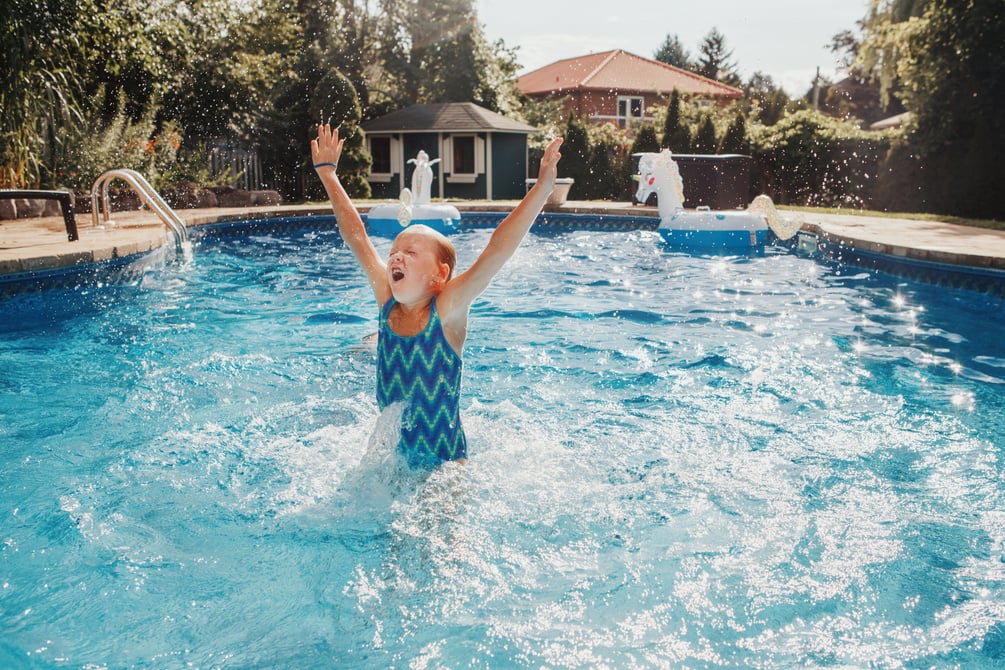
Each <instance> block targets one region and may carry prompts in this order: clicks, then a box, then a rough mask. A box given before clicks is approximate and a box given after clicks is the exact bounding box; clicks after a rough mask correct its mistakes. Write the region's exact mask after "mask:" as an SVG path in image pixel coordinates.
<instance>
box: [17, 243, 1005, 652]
mask: <svg viewBox="0 0 1005 670" xmlns="http://www.w3.org/2000/svg"><path fill="white" fill-rule="evenodd" d="M488 234H489V231H485V230H473V231H467V232H463V233H461V234H459V235H457V236H456V237H455V241H456V244H457V246H458V251H459V258H460V259H461V264H462V265H463V264H464V262H470V260H471V259H473V258H474V256H475V254H476V253H477V252H478V250H480V249H481V248H482V247H483V246H484V244H485V242H486V241H487V237H488ZM377 243H378V245H384V244H386V245H389V244H390V242H385V241H378V242H377ZM381 251H382V252H383V251H386V249H383V248H382V249H381ZM0 309H2V310H3V311H4V313H5V317H4V319H3V325H2V327H0V332H2V338H0V360H3V361H4V365H3V368H2V371H0V419H2V421H0V439H2V443H3V445H4V449H3V470H4V473H5V476H4V478H3V483H2V484H0V511H2V513H3V515H4V523H3V525H2V530H0V611H2V613H3V615H2V620H0V621H2V623H0V626H2V629H0V665H2V666H4V667H14V668H18V667H49V666H55V667H62V666H70V667H87V666H91V667H105V666H107V667H135V666H144V667H180V666H185V665H190V666H194V667H305V668H308V667H318V668H321V667H333V666H341V667H402V666H409V667H417V668H421V667H467V666H478V667H507V666H515V667H524V666H527V667H542V666H545V667H639V666H642V667H649V666H652V667H707V666H729V667H777V666H806V665H829V666H854V667H860V666H866V665H875V666H880V667H902V666H905V665H906V666H918V665H926V666H929V665H936V666H948V665H959V666H961V667H975V666H991V665H994V664H995V663H1000V662H1001V661H1002V659H1003V658H1005V605H1003V604H1002V603H1005V593H1003V581H1005V512H1003V510H1005V504H1003V502H1005V500H1003V493H1005V488H1003V485H1002V483H1001V482H1002V467H1003V466H1002V464H1003V457H1002V447H1003V441H1002V435H1003V434H1005V423H1003V419H1002V417H1003V416H1005V392H1003V389H1005V349H1003V346H1005V345H1003V344H1002V342H1001V339H1000V337H999V336H998V335H997V333H1000V332H1001V326H1002V316H1001V315H1002V310H1001V305H1000V301H996V300H995V299H993V298H989V297H986V296H981V295H977V294H970V293H965V292H957V293H953V292H949V291H946V290H944V289H937V288H934V287H928V286H923V285H917V284H911V283H898V282H893V281H891V280H888V279H885V278H883V277H877V276H870V275H869V274H868V273H865V272H859V273H853V274H850V275H848V274H842V273H840V272H837V271H836V270H835V269H834V268H830V267H827V266H823V265H819V264H817V263H816V262H814V261H812V260H810V259H807V258H800V257H796V256H793V255H788V254H785V253H782V252H777V251H772V250H769V251H768V252H767V253H765V254H764V255H760V256H740V257H726V256H713V257H691V256H685V255H681V254H676V253H669V252H667V251H666V250H665V249H663V248H661V247H660V246H659V244H658V240H657V236H656V234H655V233H647V232H636V233H593V232H590V233H588V232H570V233H562V234H558V235H536V236H532V238H531V239H530V240H529V241H528V242H527V244H525V246H524V247H523V248H521V250H520V252H519V253H518V255H517V256H516V257H515V258H514V259H513V261H512V262H511V263H510V264H509V265H507V266H506V268H505V269H504V270H503V273H502V274H501V275H500V276H499V277H498V279H497V281H496V283H495V284H494V285H493V286H492V287H491V288H490V289H489V291H488V292H487V293H486V294H485V295H484V296H483V298H482V299H480V300H479V301H478V302H477V303H476V305H475V306H474V309H473V313H472V318H471V330H470V332H469V337H468V343H467V348H466V351H465V366H466V369H465V381H464V402H463V404H462V416H463V420H464V422H465V429H466V431H467V433H468V438H469V444H470V451H471V459H470V461H469V463H468V464H467V465H466V466H460V465H456V464H447V465H445V466H444V467H442V468H440V469H437V470H435V471H432V472H416V471H411V470H409V469H408V468H407V467H403V466H402V465H401V463H400V461H399V460H398V458H397V454H396V453H395V444H396V442H397V426H398V421H399V420H400V417H399V416H398V415H397V414H396V410H395V408H393V407H392V408H388V410H387V411H386V412H384V413H383V414H380V413H378V411H377V409H376V403H375V401H374V398H373V376H374V371H373V353H372V350H370V349H369V348H368V347H367V346H366V345H363V344H361V342H362V340H363V338H364V337H365V336H366V335H368V334H370V333H371V332H372V331H373V330H374V328H375V324H376V308H375V306H374V305H373V302H372V297H371V296H370V295H369V294H368V289H367V288H366V285H365V279H364V278H363V275H362V273H361V272H360V271H359V270H358V269H357V268H356V267H355V265H354V263H353V261H352V259H351V256H350V254H349V253H348V251H347V250H345V249H343V248H341V247H340V244H339V243H338V238H337V235H334V234H332V233H319V232H310V231H305V232H302V233H300V234H297V235H252V236H249V237H247V238H240V239H230V238H224V239H220V240H215V241H213V240H203V241H201V242H199V243H198V249H197V251H196V253H195V255H194V258H193V260H192V262H191V263H190V264H189V266H188V267H186V268H184V269H182V268H179V267H177V266H168V267H161V268H156V269H152V270H151V271H149V272H148V273H147V274H146V275H145V276H144V277H143V279H142V281H139V282H137V283H135V284H132V285H123V286H111V287H102V288H82V289H79V290H76V291H65V292H64V291H50V292H47V293H42V294H33V295H26V296H21V297H18V298H14V299H12V300H10V301H8V302H7V303H4V304H2V305H0Z"/></svg>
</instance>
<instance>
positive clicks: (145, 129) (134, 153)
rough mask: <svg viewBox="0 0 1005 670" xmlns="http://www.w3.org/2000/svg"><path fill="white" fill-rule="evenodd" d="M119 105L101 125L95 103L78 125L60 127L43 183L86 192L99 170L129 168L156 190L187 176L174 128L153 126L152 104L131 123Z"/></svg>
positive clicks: (154, 109) (168, 123)
mask: <svg viewBox="0 0 1005 670" xmlns="http://www.w3.org/2000/svg"><path fill="white" fill-rule="evenodd" d="M125 107H126V105H125V100H124V99H120V101H119V104H118V108H117V111H116V112H115V114H114V115H113V116H112V118H111V119H110V120H108V121H102V120H101V119H100V117H99V113H98V109H99V105H97V104H96V105H95V106H94V107H93V108H92V109H91V111H90V113H89V114H88V115H87V116H85V118H84V120H83V121H82V122H81V123H80V124H76V125H73V126H63V127H62V128H60V130H59V135H60V137H59V139H60V141H59V142H58V143H56V145H57V146H58V147H59V150H58V151H56V152H54V154H53V162H52V165H51V167H50V168H49V169H50V171H51V174H49V175H48V178H47V179H46V181H47V182H49V183H51V184H53V185H54V186H61V187H68V188H70V189H72V190H74V191H81V192H86V191H89V190H90V189H91V187H92V186H93V185H94V181H95V180H96V179H97V178H98V177H99V176H100V175H101V174H102V173H103V172H106V171H108V170H114V169H128V170H135V171H136V172H139V173H140V174H141V175H143V176H144V177H145V178H146V180H147V181H149V182H150V184H151V185H152V186H153V187H154V188H155V189H158V190H160V189H162V188H165V187H167V186H170V185H172V184H174V183H177V182H178V181H180V180H182V179H183V178H189V179H191V178H193V177H194V175H191V174H188V173H189V172H190V171H189V170H185V169H183V168H186V167H188V166H189V165H190V163H189V162H186V161H181V162H180V161H179V155H180V152H181V144H182V139H183V138H182V133H181V130H180V129H179V127H178V125H177V124H176V123H174V122H173V121H166V122H164V123H162V124H161V125H160V127H159V128H158V127H157V123H156V121H155V118H156V115H157V111H158V107H157V103H156V102H153V103H151V104H150V105H148V106H147V109H146V110H145V111H144V112H143V115H142V116H141V117H140V118H139V119H137V120H134V119H132V118H130V116H129V115H128V114H127V113H126V112H125ZM206 173H208V167H207V169H206Z"/></svg>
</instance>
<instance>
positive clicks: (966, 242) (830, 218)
mask: <svg viewBox="0 0 1005 670" xmlns="http://www.w3.org/2000/svg"><path fill="white" fill-rule="evenodd" d="M452 204H455V205H456V206H457V207H458V209H459V210H461V212H462V214H463V212H464V211H465V210H477V211H496V212H508V211H510V210H511V209H512V208H513V207H514V206H515V205H516V202H512V201H493V202H464V203H452ZM368 209H369V205H367V204H364V205H361V206H360V211H363V212H365V211H367V210H368ZM546 213H570V214H595V215H611V216H635V217H653V218H658V212H657V210H656V208H655V207H644V206H633V205H631V204H629V203H603V202H567V203H566V204H565V205H563V206H562V207H549V208H547V209H546ZM177 214H178V216H179V217H180V218H181V219H182V220H183V221H184V222H185V224H186V226H188V227H189V228H197V227H198V226H200V225H206V224H210V223H215V222H219V221H227V220H240V219H258V218H267V217H278V216H309V215H329V214H331V208H330V207H328V206H327V205H325V204H308V205H289V206H283V205H280V206H275V207H250V208H222V207H221V208H214V209H201V210H194V209H192V210H177ZM782 214H783V215H784V216H787V217H798V218H800V219H802V221H803V230H804V231H806V232H810V233H813V234H814V235H816V236H818V238H819V239H820V240H821V241H823V242H826V243H827V244H828V245H832V246H836V247H839V248H841V249H847V250H853V251H858V252H864V253H867V254H879V255H882V256H887V257H891V258H893V259H906V260H910V261H915V262H921V263H937V264H942V265H944V266H958V267H959V268H960V269H961V270H963V269H973V270H978V271H981V272H986V273H989V274H990V275H991V276H992V279H993V280H994V281H998V280H997V279H995V277H997V275H998V273H1002V276H1001V282H1002V283H1003V286H1005V231H999V230H990V229H984V228H973V227H969V226H961V225H957V224H951V223H939V222H932V221H920V220H913V219H900V218H887V217H883V216H882V215H880V214H877V215H875V216H862V215H857V214H821V213H815V212H803V211H799V210H784V211H783V212H782ZM112 221H113V222H114V224H115V225H114V226H112V227H107V226H106V227H94V226H93V225H92V223H91V215H90V214H79V215H77V229H78V231H79V235H80V239H79V240H77V241H74V242H69V241H67V236H66V229H65V226H64V222H63V219H62V217H39V218H28V219H14V220H4V221H0V280H3V279H5V278H7V279H9V278H10V276H11V275H21V276H24V275H25V274H26V273H44V272H46V271H50V270H59V269H70V268H72V267H74V266H80V265H86V264H91V263H97V262H101V261H107V260H113V259H122V258H128V257H130V256H134V255H138V254H143V253H146V252H149V251H152V250H154V249H157V248H160V247H162V246H164V245H166V244H169V243H171V241H172V239H171V235H170V233H169V231H168V229H167V228H166V227H165V226H164V225H163V224H162V223H161V222H160V221H159V220H158V219H157V217H156V216H155V215H154V214H153V213H151V212H149V211H146V210H141V211H131V212H116V213H114V214H113V216H112ZM654 226H655V222H654Z"/></svg>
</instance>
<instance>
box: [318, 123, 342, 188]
mask: <svg viewBox="0 0 1005 670" xmlns="http://www.w3.org/2000/svg"><path fill="white" fill-rule="evenodd" d="M343 144H345V139H344V138H340V137H339V136H338V128H335V129H332V127H331V126H329V125H328V124H327V123H324V124H318V137H317V139H316V140H311V159H312V161H313V163H314V169H315V170H316V171H317V173H318V174H319V175H320V174H322V173H323V172H334V171H335V166H336V165H338V159H339V158H340V157H341V156H342V145H343Z"/></svg>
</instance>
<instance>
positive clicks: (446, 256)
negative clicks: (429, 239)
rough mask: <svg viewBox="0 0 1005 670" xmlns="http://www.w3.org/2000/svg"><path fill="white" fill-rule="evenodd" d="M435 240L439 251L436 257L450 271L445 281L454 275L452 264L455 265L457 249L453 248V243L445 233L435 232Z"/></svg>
mask: <svg viewBox="0 0 1005 670" xmlns="http://www.w3.org/2000/svg"><path fill="white" fill-rule="evenodd" d="M436 241H437V242H438V245H437V247H438V249H439V252H438V253H437V255H436V256H437V259H438V260H439V261H440V262H441V263H446V264H447V267H449V268H450V272H448V273H447V281H450V280H451V279H452V278H453V276H454V266H456V265H457V250H456V249H454V243H453V242H451V241H450V240H448V239H447V237H446V235H441V234H440V233H437V234H436Z"/></svg>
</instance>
